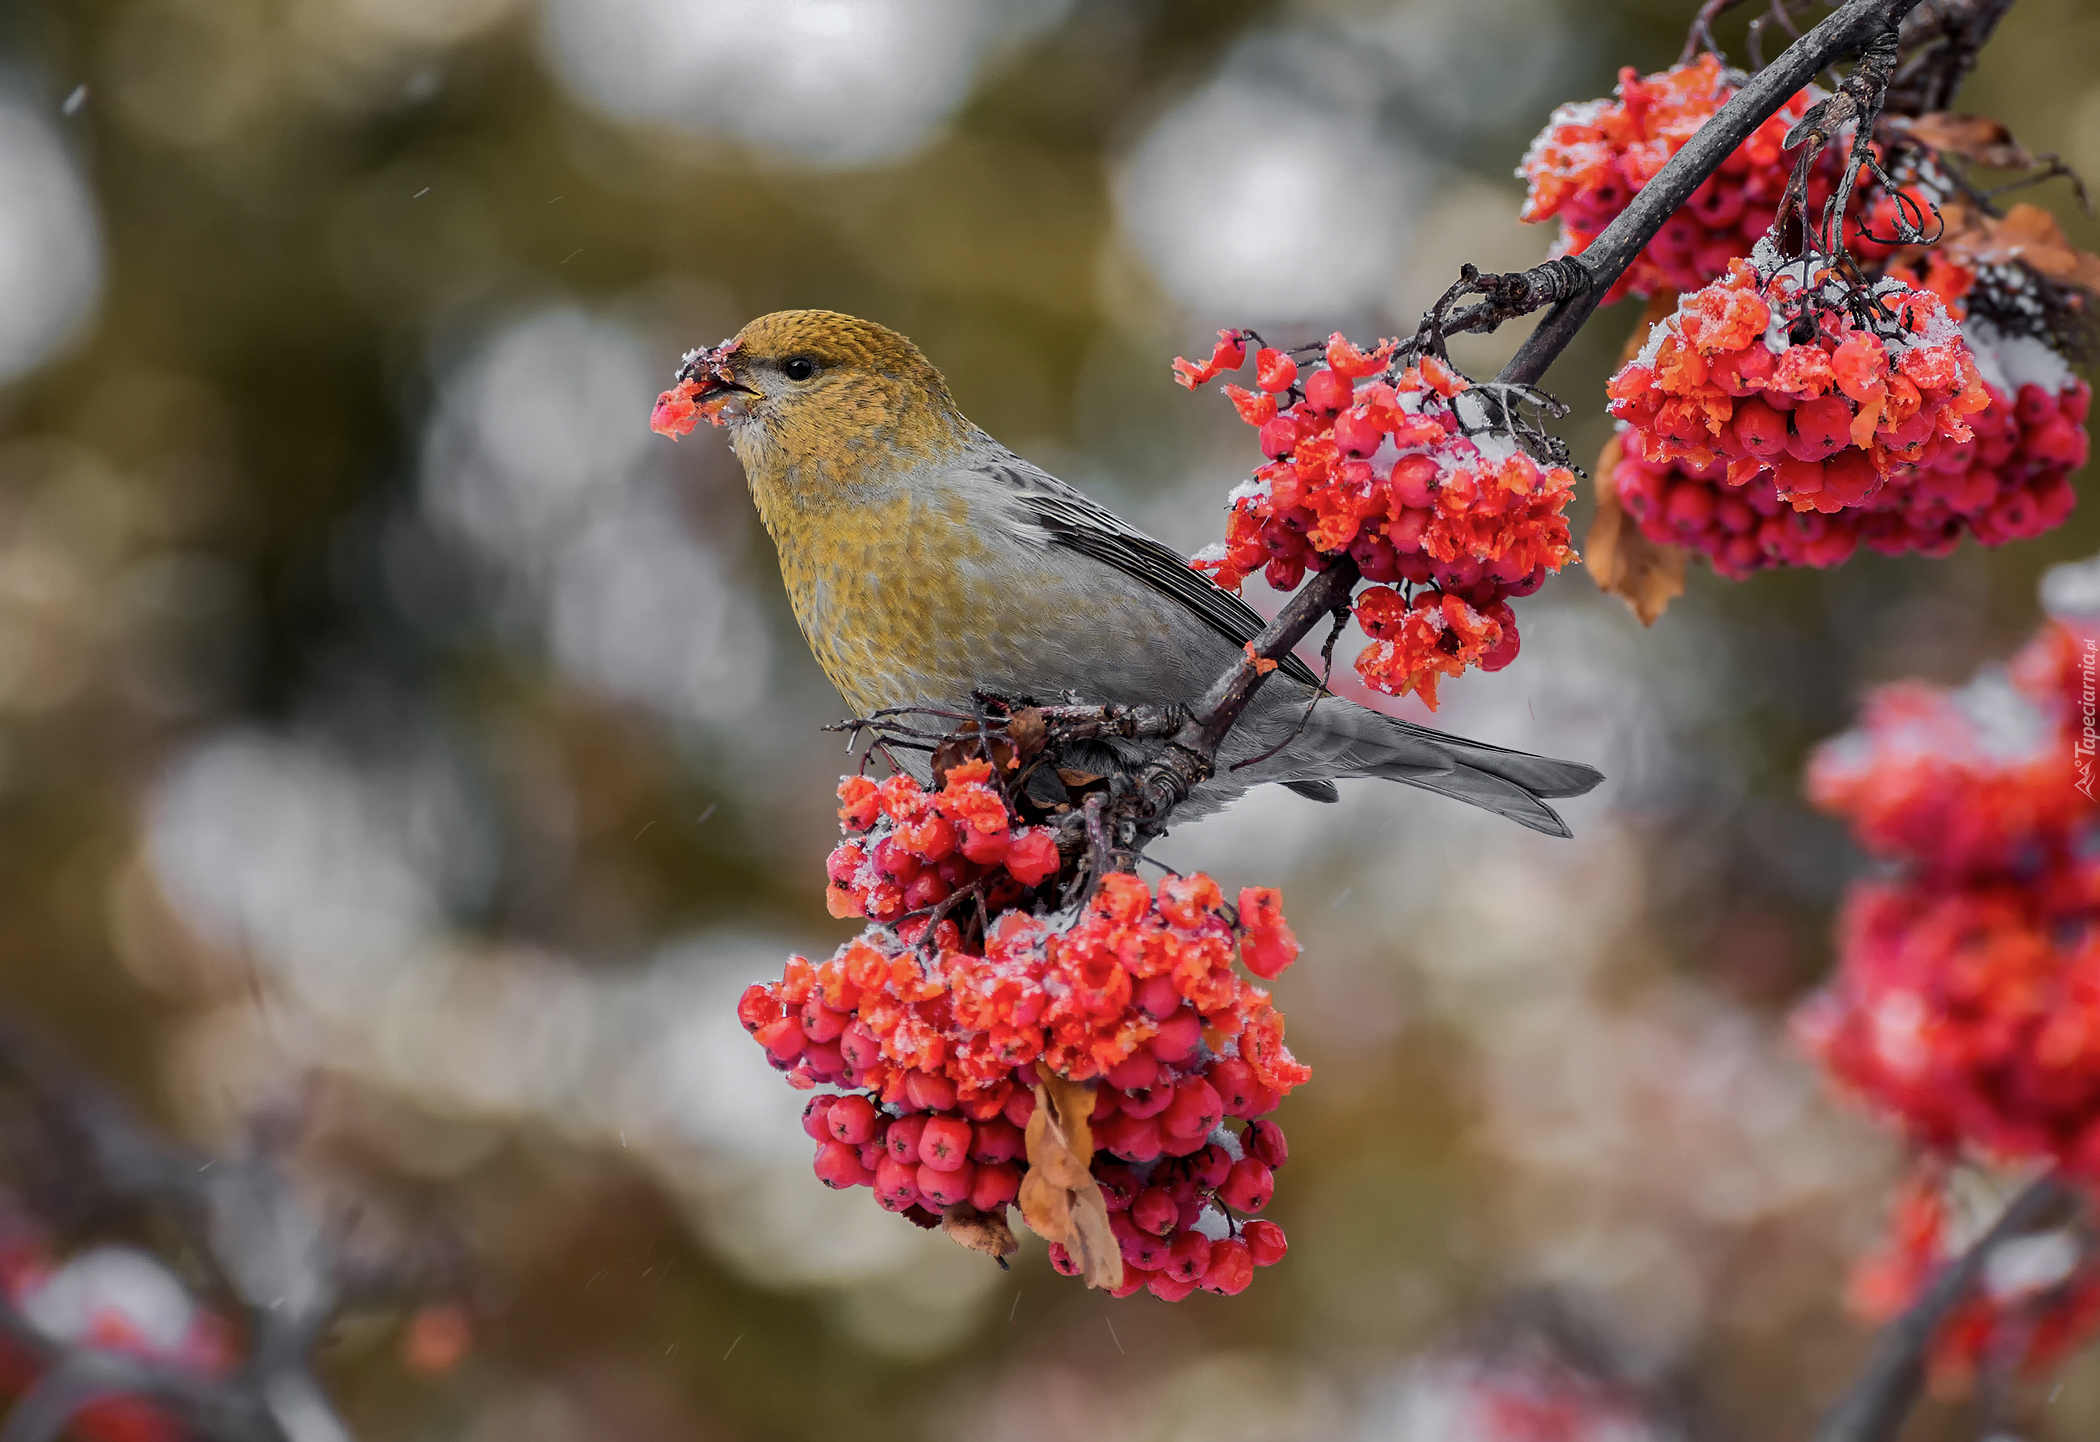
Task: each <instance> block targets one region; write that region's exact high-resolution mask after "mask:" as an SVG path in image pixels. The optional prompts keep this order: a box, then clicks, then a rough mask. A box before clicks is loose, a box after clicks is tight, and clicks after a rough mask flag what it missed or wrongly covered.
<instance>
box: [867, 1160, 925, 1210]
mask: <svg viewBox="0 0 2100 1442" xmlns="http://www.w3.org/2000/svg"><path fill="white" fill-rule="evenodd" d="M918 1172H919V1169H918V1168H917V1167H915V1166H910V1165H907V1164H905V1163H903V1162H900V1161H898V1160H897V1158H896V1156H895V1155H894V1154H892V1155H890V1156H887V1157H884V1158H883V1159H882V1161H881V1162H880V1163H879V1164H878V1165H877V1166H876V1168H875V1200H876V1202H877V1203H879V1204H880V1205H881V1207H882V1209H883V1210H884V1211H886V1212H901V1211H903V1210H904V1209H905V1208H906V1207H910V1206H916V1205H917V1204H918V1200H919V1176H918Z"/></svg>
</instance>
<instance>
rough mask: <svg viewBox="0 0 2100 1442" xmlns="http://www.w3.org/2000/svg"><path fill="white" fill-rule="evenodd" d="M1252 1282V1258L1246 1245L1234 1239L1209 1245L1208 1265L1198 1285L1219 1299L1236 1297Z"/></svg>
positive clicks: (1230, 1238)
mask: <svg viewBox="0 0 2100 1442" xmlns="http://www.w3.org/2000/svg"><path fill="white" fill-rule="evenodd" d="M1253 1280H1254V1258H1253V1257H1252V1256H1250V1255H1249V1254H1248V1251H1247V1244H1246V1243H1245V1242H1242V1241H1240V1240H1238V1239H1237V1238H1234V1237H1227V1238H1225V1239H1224V1240H1223V1241H1219V1242H1212V1243H1211V1244H1210V1265H1209V1266H1208V1267H1206V1268H1204V1271H1203V1280H1202V1282H1201V1283H1199V1284H1198V1285H1200V1286H1201V1287H1202V1288H1203V1290H1204V1291H1206V1292H1216V1293H1217V1294H1218V1295H1219V1296H1221V1297H1236V1296H1238V1295H1239V1294H1240V1293H1241V1292H1244V1291H1246V1290H1247V1284H1248V1283H1249V1282H1251V1281H1253Z"/></svg>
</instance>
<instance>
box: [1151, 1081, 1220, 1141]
mask: <svg viewBox="0 0 2100 1442" xmlns="http://www.w3.org/2000/svg"><path fill="white" fill-rule="evenodd" d="M1223 1120H1225V1103H1224V1102H1223V1101H1221V1100H1220V1099H1219V1097H1218V1093H1217V1090H1216V1088H1214V1087H1212V1086H1211V1084H1210V1083H1209V1082H1207V1081H1205V1080H1204V1079H1203V1078H1202V1077H1190V1078H1189V1079H1188V1080H1187V1081H1185V1082H1183V1083H1182V1084H1181V1085H1180V1086H1178V1087H1176V1088H1174V1101H1173V1103H1172V1105H1170V1106H1169V1107H1168V1108H1167V1110H1166V1112H1165V1113H1164V1114H1163V1115H1162V1116H1161V1117H1160V1121H1161V1123H1162V1124H1163V1125H1164V1126H1165V1127H1166V1129H1167V1130H1168V1131H1169V1132H1171V1133H1173V1134H1174V1135H1175V1136H1177V1137H1207V1136H1209V1135H1210V1134H1211V1132H1212V1131H1214V1130H1215V1129H1216V1128H1217V1125H1218V1123H1219V1122H1222V1121H1223Z"/></svg>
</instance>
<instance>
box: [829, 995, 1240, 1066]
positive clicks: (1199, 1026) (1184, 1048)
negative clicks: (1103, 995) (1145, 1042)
mask: <svg viewBox="0 0 2100 1442" xmlns="http://www.w3.org/2000/svg"><path fill="white" fill-rule="evenodd" d="M1202 1044H1203V1018H1201V1017H1199V1016H1197V1015H1196V1009H1195V1008H1194V1007H1186V1006H1185V1007H1183V1008H1182V1009H1181V1010H1179V1011H1177V1012H1175V1013H1174V1014H1173V1015H1172V1016H1170V1017H1168V1018H1167V1019H1166V1020H1165V1021H1163V1022H1161V1023H1160V1024H1159V1031H1158V1033H1157V1034H1156V1035H1155V1036H1154V1037H1153V1038H1152V1054H1153V1055H1154V1056H1156V1057H1158V1058H1159V1059H1160V1060H1161V1061H1163V1062H1165V1063H1166V1064H1167V1065H1168V1066H1178V1065H1180V1064H1181V1063H1182V1062H1185V1061H1187V1060H1188V1059H1189V1058H1190V1057H1192V1056H1194V1055H1195V1054H1196V1048H1197V1047H1199V1046H1201V1045H1202ZM796 1050H797V1051H799V1050H801V1048H800V1046H799V1045H798V1046H797V1048H796Z"/></svg>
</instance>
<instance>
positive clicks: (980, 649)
mask: <svg viewBox="0 0 2100 1442" xmlns="http://www.w3.org/2000/svg"><path fill="white" fill-rule="evenodd" d="M827 509H828V513H827V514H825V515H824V516H822V517H821V518H819V517H816V516H813V515H808V514H796V515H793V516H789V517H783V518H782V520H783V524H780V525H778V526H774V527H772V529H773V531H774V542H775V544H776V545H777V546H778V548H779V551H780V569H781V575H782V578H783V580H784V581H785V582H786V584H787V592H788V596H789V599H790V602H791V603H792V605H793V607H794V610H795V619H796V621H797V622H798V623H799V624H800V626H801V628H802V633H803V636H804V637H805V638H806V639H807V640H808V642H809V648H810V650H811V652H812V653H814V654H815V656H816V658H817V662H818V664H819V665H821V666H822V667H823V668H824V674H825V675H827V676H829V677H830V678H831V682H832V684H833V685H835V686H836V687H838V689H839V692H840V694H841V695H843V696H844V697H845V698H846V701H847V703H848V704H849V705H851V706H852V707H853V708H854V709H855V710H857V711H860V712H863V713H865V712H868V711H873V710H876V709H878V708H880V707H884V706H899V705H911V704H937V705H955V704H959V703H961V702H962V701H964V700H965V699H966V698H967V697H968V696H969V694H970V692H971V690H972V689H974V688H976V687H978V686H987V685H990V686H999V685H1004V684H1013V683H1015V682H1016V681H1017V680H1018V679H1019V678H1022V677H1025V676H1027V675H1028V674H1029V668H1030V656H1031V653H1034V652H1036V651H1039V649H1040V641H1041V639H1042V638H1041V636H1040V635H1039V632H1040V631H1041V630H1042V619H1041V617H1040V616H1039V615H1038V614H1037V613H1036V610H1035V607H1034V606H1033V605H1032V604H1031V603H1032V601H1035V602H1040V601H1041V600H1043V599H1045V590H1046V588H1054V587H1055V585H1056V583H1057V581H1058V577H1057V576H1056V575H1055V573H1054V571H1053V570H1052V569H1051V568H1050V567H1048V566H1047V565H1045V564H1044V561H1043V559H1042V558H1041V557H1040V556H1032V555H1031V554H1030V549H1031V548H1028V547H1025V546H1022V545H1018V544H1016V543H1015V542H1013V541H1012V540H1010V539H1009V538H1006V537H1003V536H1000V535H997V534H994V535H990V536H987V535H985V534H981V533H980V530H979V528H978V527H977V526H975V525H973V524H972V519H973V517H972V509H971V506H970V503H969V500H968V498H967V497H965V496H963V495H960V494H958V493H954V492H927V491H922V490H913V491H908V492H902V493H900V494H898V495H895V496H892V497H888V498H883V499H880V500H876V501H873V502H870V503H865V504H852V505H844V506H833V507H830V508H827ZM1048 599H1050V600H1051V602H1052V604H1054V603H1055V599H1056V598H1055V597H1049V598H1048Z"/></svg>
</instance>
